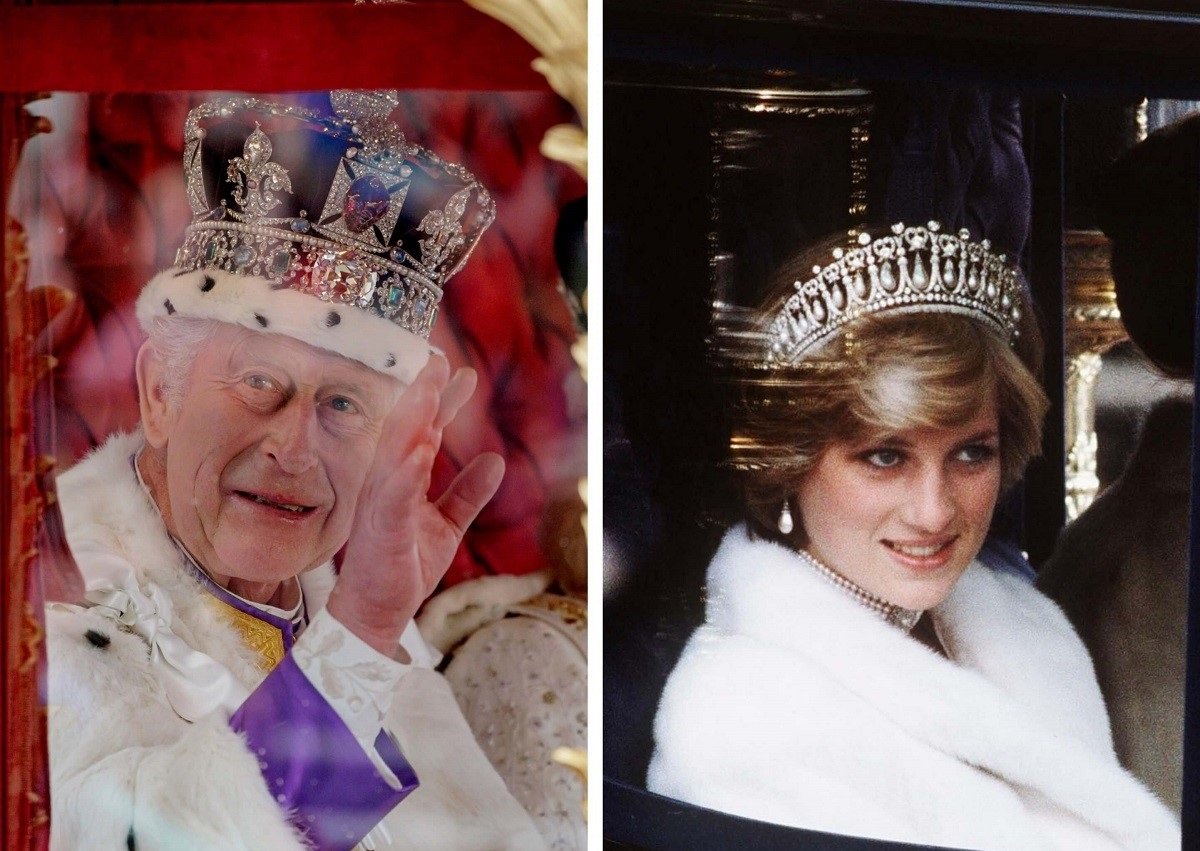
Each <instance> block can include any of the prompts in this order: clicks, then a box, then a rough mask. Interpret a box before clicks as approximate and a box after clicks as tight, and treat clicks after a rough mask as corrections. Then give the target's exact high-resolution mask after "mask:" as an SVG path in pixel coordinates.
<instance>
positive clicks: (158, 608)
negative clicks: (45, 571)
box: [54, 541, 250, 722]
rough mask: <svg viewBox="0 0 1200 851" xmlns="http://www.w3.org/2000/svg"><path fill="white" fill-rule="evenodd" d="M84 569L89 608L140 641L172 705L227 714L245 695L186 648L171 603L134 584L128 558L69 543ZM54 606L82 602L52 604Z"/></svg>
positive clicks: (197, 714)
mask: <svg viewBox="0 0 1200 851" xmlns="http://www.w3.org/2000/svg"><path fill="white" fill-rule="evenodd" d="M71 549H72V551H73V553H74V555H75V559H76V562H77V563H78V564H79V565H80V567H81V568H82V570H83V573H84V580H85V582H86V589H87V590H86V593H85V595H84V596H85V599H86V600H87V602H88V603H89V604H90V605H89V606H88V607H87V608H88V610H89V611H91V612H93V613H95V614H98V615H101V616H102V617H106V618H110V619H112V620H113V621H115V622H116V623H117V624H118V625H119V626H120V627H121V628H123V629H124V630H125V631H127V632H132V633H134V634H136V635H138V636H140V637H141V638H142V639H143V640H145V642H146V644H147V645H149V647H150V664H151V665H152V666H153V667H154V668H155V669H156V673H157V674H158V676H159V680H160V682H162V684H163V688H164V690H165V691H166V695H167V699H168V700H169V701H170V703H171V708H172V709H174V710H175V713H176V714H177V715H179V717H181V718H183V719H185V720H187V721H193V722H194V721H199V720H200V719H201V718H204V717H206V716H208V715H210V714H212V713H213V712H215V711H216V710H218V709H223V710H225V713H226V715H230V714H232V713H233V712H234V710H236V709H237V708H238V707H239V706H241V705H242V703H243V702H244V701H245V700H246V698H247V697H248V696H249V694H250V693H249V691H248V690H247V689H246V687H245V686H243V685H242V684H241V683H240V682H238V680H237V679H236V678H235V677H234V676H233V674H232V673H231V672H230V671H229V669H228V668H226V667H225V666H224V665H222V664H221V663H220V662H218V661H217V660H216V659H213V658H212V657H211V656H208V655H206V654H204V653H201V652H200V651H199V650H196V649H194V648H192V647H189V646H188V644H187V643H186V642H184V640H183V639H181V638H180V637H179V636H177V635H176V634H175V633H173V632H172V631H171V624H172V623H173V621H174V618H173V615H174V607H173V606H172V604H171V599H170V598H169V597H168V596H167V595H166V594H165V593H164V592H163V590H162V589H161V588H159V587H157V586H156V585H155V584H154V583H153V582H146V583H145V584H144V585H141V584H139V583H138V580H137V577H136V576H135V575H134V572H133V570H132V568H131V567H130V565H129V563H128V562H127V561H125V560H124V559H122V558H120V557H119V556H117V555H115V554H113V553H112V552H111V551H109V550H106V549H104V548H103V547H101V546H99V545H97V544H95V542H92V541H86V542H81V543H80V545H79V546H76V545H75V544H72V547H71ZM54 607H55V608H58V609H70V610H78V609H80V608H83V607H81V606H68V605H64V604H54Z"/></svg>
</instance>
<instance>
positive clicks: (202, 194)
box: [138, 91, 495, 379]
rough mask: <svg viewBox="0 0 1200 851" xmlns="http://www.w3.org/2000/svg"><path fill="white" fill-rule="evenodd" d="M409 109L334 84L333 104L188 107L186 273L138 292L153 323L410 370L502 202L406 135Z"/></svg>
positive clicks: (180, 257)
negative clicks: (216, 325) (187, 323)
mask: <svg viewBox="0 0 1200 851" xmlns="http://www.w3.org/2000/svg"><path fill="white" fill-rule="evenodd" d="M398 102H399V100H398V97H397V96H396V93H395V92H386V91H385V92H360V91H335V92H332V93H331V94H330V96H329V108H325V107H324V106H322V107H320V108H318V109H308V108H303V107H300V106H292V105H284V104H276V103H269V102H265V101H262V100H259V99H257V98H253V97H229V98H224V99H220V100H216V101H213V102H210V103H205V104H203V105H201V106H199V107H197V108H195V109H193V110H192V111H191V112H190V113H189V114H188V117H187V121H186V124H185V126H184V170H185V174H186V180H187V197H188V201H189V203H190V206H191V210H192V223H191V224H190V225H189V226H188V228H187V230H186V233H185V236H184V241H183V245H182V246H181V247H180V249H179V251H178V253H177V255H176V258H175V268H174V269H171V270H168V273H169V274H168V273H163V274H161V275H159V276H157V277H156V278H155V279H153V280H152V281H151V282H150V283H149V284H147V287H146V289H145V290H144V291H143V295H142V297H141V298H140V299H139V304H138V315H139V318H140V319H141V320H142V323H143V325H147V323H148V322H149V321H150V320H151V319H153V317H154V316H155V315H170V314H175V313H180V314H182V315H197V316H206V317H211V318H216V319H220V320H222V321H231V322H236V323H240V324H243V325H247V326H249V327H254V328H260V329H266V330H268V331H278V332H280V333H286V334H291V335H293V336H297V337H299V338H301V339H304V340H305V341H306V342H310V343H312V344H314V345H318V346H322V347H325V348H331V349H333V350H334V351H337V352H339V353H342V354H345V355H347V356H349V357H353V358H355V359H357V360H360V361H363V362H364V363H367V364H368V365H369V366H372V367H373V368H376V369H380V370H382V371H385V372H389V373H391V374H395V375H397V376H398V377H400V378H402V379H405V378H410V377H411V376H412V375H413V374H415V370H416V369H419V366H420V364H423V362H424V359H425V358H426V357H427V356H428V344H427V343H426V342H425V341H426V340H427V339H428V337H429V333H430V330H431V328H432V326H433V321H434V318H435V316H436V314H437V306H438V303H439V302H440V300H441V298H442V287H443V286H444V285H445V283H446V280H447V279H448V278H450V277H451V276H452V275H453V274H455V273H456V272H457V271H458V270H459V269H460V268H462V266H463V264H464V263H465V262H466V261H467V258H468V257H469V256H470V254H471V251H472V250H473V248H474V247H475V244H476V242H477V241H478V239H479V237H480V236H481V234H482V233H483V231H484V230H485V229H486V228H487V227H488V225H490V224H491V222H492V220H493V219H494V218H495V204H494V202H493V201H492V198H491V196H490V195H489V194H488V192H487V190H486V189H484V188H483V187H482V186H481V185H480V184H479V182H478V181H477V180H476V179H475V178H474V176H473V175H472V174H471V173H470V172H469V171H467V170H466V169H465V168H463V167H461V166H459V165H455V164H453V163H448V162H446V161H444V160H442V159H441V158H440V157H438V156H437V155H436V154H434V153H432V152H431V151H428V150H426V149H424V148H422V147H420V146H418V145H415V144H411V143H409V142H407V141H406V140H405V138H404V134H403V133H402V132H401V130H400V129H399V128H398V127H397V126H396V125H395V124H393V123H392V122H391V120H390V118H389V115H390V113H391V112H392V111H393V110H394V109H395V107H396V106H397V104H398ZM271 293H275V294H279V295H280V296H282V297H283V298H282V299H279V298H274V299H273V298H272V296H271ZM297 296H304V297H305V298H304V299H299V298H297ZM381 320H382V321H384V322H386V323H387V324H386V326H383V327H381V326H379V325H378V322H379V321H381ZM387 328H391V329H392V332H388V331H387V330H386V329H387ZM397 330H399V331H401V332H405V333H402V334H400V335H399V336H397V335H396V334H395V333H394V332H395V331H397Z"/></svg>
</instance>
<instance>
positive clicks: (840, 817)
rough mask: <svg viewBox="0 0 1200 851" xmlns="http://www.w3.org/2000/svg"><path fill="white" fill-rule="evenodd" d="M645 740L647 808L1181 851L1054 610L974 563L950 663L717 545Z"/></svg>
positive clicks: (930, 835) (798, 578) (732, 543)
mask: <svg viewBox="0 0 1200 851" xmlns="http://www.w3.org/2000/svg"><path fill="white" fill-rule="evenodd" d="M708 595H709V599H708V608H707V623H706V624H705V625H704V626H702V627H701V628H700V629H698V630H697V631H696V633H695V634H694V635H693V636H692V638H691V640H690V641H689V642H688V645H687V647H686V648H685V649H684V652H683V655H682V656H681V658H680V660H679V663H678V665H677V666H676V668H675V670H674V671H673V673H672V674H671V677H670V679H669V681H668V683H667V686H666V689H665V690H664V692H663V696H662V701H661V704H660V706H659V710H658V716H657V718H656V720H655V737H656V750H655V754H654V757H653V759H652V761H651V764H650V771H649V778H648V784H647V785H648V786H649V788H650V789H651V790H652V791H655V792H658V793H660V794H663V795H668V796H671V797H674V798H679V799H682V800H685V801H689V802H691V803H694V804H698V805H701V806H705V807H709V808H711V809H716V810H721V811H724V812H729V813H735V814H737V815H741V816H746V817H749V818H753V819H759V820H762V821H770V822H777V823H780V824H787V825H793V826H796V827H806V828H812V829H817V830H825V831H832V832H836V833H844V834H852V835H861V836H871V837H879V838H887V839H893V840H901V841H908V842H917V843H924V844H930V845H949V846H954V847H961V848H979V849H985V848H986V849H992V848H996V849H1019V851H1038V849H1079V850H1080V851H1084V849H1087V851H1101V849H1114V848H1121V849H1156V851H1167V850H1168V849H1170V851H1176V849H1178V848H1179V826H1178V822H1177V821H1176V819H1175V817H1174V816H1173V815H1172V814H1171V813H1170V812H1169V811H1168V810H1167V809H1166V807H1164V806H1163V805H1162V804H1161V803H1160V802H1159V801H1158V799H1157V798H1155V797H1153V796H1152V795H1151V794H1150V793H1149V792H1148V791H1146V789H1145V788H1144V787H1143V786H1141V785H1140V784H1139V783H1138V782H1137V781H1136V780H1134V779H1133V778H1132V777H1131V776H1130V775H1129V774H1128V773H1126V772H1125V771H1124V769H1122V768H1121V767H1120V765H1119V764H1118V763H1117V760H1116V757H1115V756H1114V753H1113V747H1112V740H1111V735H1110V733H1109V726H1108V718H1107V715H1106V714H1105V710H1104V704H1103V702H1102V700H1101V697H1100V692H1099V689H1098V687H1097V685H1096V678H1095V676H1094V674H1093V672H1092V665H1091V661H1090V659H1089V658H1088V655H1087V652H1086V651H1085V650H1084V648H1083V645H1082V644H1081V643H1080V641H1079V639H1078V638H1077V637H1076V635H1075V633H1074V631H1073V630H1072V629H1071V626H1070V625H1069V624H1068V623H1067V621H1066V619H1065V618H1064V617H1063V615H1062V613H1061V612H1060V611H1059V609H1058V608H1057V607H1056V606H1055V605H1054V604H1053V603H1052V602H1050V601H1049V600H1048V599H1046V598H1045V597H1044V596H1042V595H1041V594H1040V593H1038V592H1037V591H1036V590H1035V589H1034V588H1032V587H1031V586H1030V585H1029V584H1028V583H1026V582H1024V581H1023V580H1021V579H1019V578H1016V577H1013V576H1009V575H1003V574H999V573H995V572H993V571H991V570H989V569H988V568H986V567H984V566H983V565H981V564H979V563H978V562H976V563H973V564H972V565H971V566H970V567H969V568H968V570H967V571H966V573H965V574H964V575H963V577H962V578H961V579H960V580H959V582H958V583H957V584H956V585H955V587H954V589H953V590H952V591H951V593H950V595H949V597H948V598H947V599H946V600H945V602H944V603H942V605H941V606H939V607H938V608H937V609H936V610H934V612H933V614H932V616H933V618H934V623H935V625H936V629H937V632H938V635H939V637H940V639H941V641H942V644H943V646H944V647H945V648H946V650H947V652H948V653H949V656H950V659H946V658H944V657H942V656H940V655H938V654H936V653H934V652H933V651H932V650H930V649H929V648H927V647H925V646H924V645H922V644H920V643H918V642H917V641H916V640H914V639H912V638H910V637H909V636H906V635H904V634H903V633H902V632H900V631H899V630H897V629H896V628H895V627H893V626H890V625H888V624H886V623H884V622H883V621H882V620H880V619H879V618H878V617H877V616H876V615H874V614H872V613H871V612H870V611H868V610H867V609H866V608H865V607H863V606H862V605H860V604H859V603H857V602H856V601H854V600H853V599H851V598H850V597H849V596H848V595H847V594H846V593H845V592H844V591H842V590H840V589H838V588H836V587H834V586H833V585H831V584H830V583H829V582H827V581H826V580H825V579H824V578H823V577H821V576H820V575H819V574H817V573H816V572H815V571H814V570H813V569H812V568H811V567H809V566H807V565H805V564H804V563H803V562H801V561H800V560H799V559H798V558H797V557H796V556H795V554H794V553H792V552H791V551H789V550H787V549H785V548H783V547H780V546H778V545H776V544H773V543H769V542H765V541H751V540H749V538H748V537H747V534H746V531H745V529H744V528H740V527H739V528H735V529H733V530H731V531H730V532H729V533H728V534H727V535H726V538H725V540H724V542H723V543H722V544H721V547H720V549H719V550H718V551H717V554H716V556H715V557H714V558H713V562H712V564H711V565H710V567H709V571H708Z"/></svg>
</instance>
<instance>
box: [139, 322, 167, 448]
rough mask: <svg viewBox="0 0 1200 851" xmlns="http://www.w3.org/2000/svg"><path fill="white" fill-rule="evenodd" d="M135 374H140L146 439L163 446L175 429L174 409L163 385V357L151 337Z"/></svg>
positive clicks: (143, 348)
mask: <svg viewBox="0 0 1200 851" xmlns="http://www.w3.org/2000/svg"><path fill="white" fill-rule="evenodd" d="M134 374H135V375H136V376H137V386H138V410H139V412H140V413H141V415H142V431H144V432H145V434H146V443H148V444H150V446H152V447H154V448H155V449H161V448H163V447H164V446H166V444H167V436H168V435H169V434H170V433H171V421H172V419H173V411H172V407H171V405H170V404H169V403H168V401H167V395H166V391H165V390H164V389H163V362H162V359H161V358H160V357H159V356H158V352H156V351H154V347H153V346H151V345H150V341H149V340H147V341H146V342H144V343H142V347H141V348H140V349H138V353H137V361H136V362H135V364H134Z"/></svg>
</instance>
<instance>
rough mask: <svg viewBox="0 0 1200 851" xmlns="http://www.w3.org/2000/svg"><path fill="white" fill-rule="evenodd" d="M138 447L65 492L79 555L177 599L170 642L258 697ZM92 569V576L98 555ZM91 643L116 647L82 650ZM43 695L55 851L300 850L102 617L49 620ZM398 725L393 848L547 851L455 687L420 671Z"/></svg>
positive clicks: (93, 462)
mask: <svg viewBox="0 0 1200 851" xmlns="http://www.w3.org/2000/svg"><path fill="white" fill-rule="evenodd" d="M140 443H141V437H140V436H138V435H129V436H118V437H116V438H113V439H110V440H109V442H108V443H106V444H105V445H104V446H103V447H101V448H100V449H98V450H97V451H96V452H95V453H93V454H92V455H91V456H89V457H88V458H87V459H85V460H84V461H82V462H81V463H80V464H78V465H77V466H76V467H74V468H73V469H71V470H70V471H68V472H67V473H65V474H64V475H63V476H61V477H60V478H59V480H58V489H59V497H60V500H61V504H62V511H63V518H64V521H65V524H66V531H67V538H68V541H69V542H70V544H71V546H72V549H73V550H76V551H77V552H82V553H85V554H86V552H88V551H89V550H91V551H96V550H99V551H102V552H106V553H110V554H114V555H116V556H118V557H120V558H122V559H124V560H126V561H128V563H129V564H130V565H131V566H132V567H133V569H134V571H135V573H136V574H137V576H138V577H139V580H140V581H142V582H146V581H149V582H153V583H154V584H155V585H157V587H158V588H159V589H160V590H161V591H163V592H165V594H166V596H167V597H168V598H169V600H170V603H171V607H172V609H173V618H172V622H171V628H172V631H173V632H174V633H175V634H176V635H178V636H179V637H180V638H182V639H183V640H184V641H185V642H186V643H187V644H188V645H189V646H191V647H192V648H194V649H197V650H200V651H201V652H203V653H205V654H207V655H208V656H211V657H212V658H214V659H216V660H217V661H219V662H221V663H222V664H223V665H225V667H226V668H228V670H229V671H230V672H231V673H232V674H233V675H234V677H235V678H236V679H237V680H239V681H240V682H241V684H242V685H243V686H245V687H246V688H247V689H248V690H252V689H253V688H254V687H255V686H256V685H257V684H258V683H259V682H260V681H261V680H262V678H263V674H262V673H261V672H260V671H259V669H258V668H257V666H256V664H255V658H256V656H255V654H254V653H253V651H250V650H248V649H247V648H246V647H245V646H244V645H243V644H242V642H241V640H240V638H239V636H238V634H237V633H236V632H235V631H234V630H233V629H232V628H230V627H228V626H227V625H226V624H225V623H224V622H223V621H222V620H220V618H219V616H218V615H216V614H215V612H214V611H213V610H212V609H211V608H210V607H209V606H207V605H205V604H204V600H203V598H204V596H205V595H206V594H207V592H206V591H204V590H203V589H202V588H201V587H200V586H199V585H198V583H197V582H196V581H195V580H194V579H192V577H191V575H190V574H189V572H188V570H187V568H186V566H185V565H184V563H183V561H182V558H181V556H180V555H179V552H178V550H176V548H175V546H174V544H172V543H171V540H170V538H169V537H168V536H167V533H166V529H165V527H164V526H163V524H162V520H161V519H160V518H159V516H158V514H157V512H156V511H155V509H154V506H153V504H152V503H151V502H150V500H149V499H148V497H147V496H146V494H145V492H144V491H143V490H142V488H141V486H140V485H139V484H138V482H137V478H136V476H135V475H134V472H133V469H132V467H131V466H130V463H129V458H130V456H131V455H132V454H133V452H134V451H136V449H137V447H138V446H139V445H140ZM80 568H81V570H82V571H83V573H84V575H85V577H86V576H87V574H88V565H87V559H86V555H85V556H84V557H82V558H81V559H80ZM333 580H334V576H333V572H332V570H331V569H330V568H329V566H324V567H322V568H318V569H316V570H313V571H310V572H309V573H307V574H305V575H303V576H302V577H301V583H302V585H303V588H304V593H305V599H306V602H307V605H308V609H309V611H310V613H311V612H315V611H317V610H318V609H320V608H321V607H323V606H324V604H325V601H326V599H327V597H328V595H329V591H330V590H331V589H332V586H333ZM89 629H95V630H97V631H100V632H102V633H103V634H104V635H106V636H108V637H109V638H110V640H111V643H110V644H109V645H108V646H106V647H102V648H101V647H97V646H95V645H94V644H93V643H92V642H90V641H89V640H88V639H87V638H86V632H87V631H88V630H89ZM47 655H48V659H49V677H48V683H47V692H48V701H49V704H50V712H49V718H50V768H51V792H52V833H51V847H52V849H53V851H76V849H83V848H88V849H93V848H94V849H101V851H109V849H111V851H123V849H125V848H127V847H134V846H133V845H127V840H128V839H129V837H130V835H131V834H132V836H133V841H134V842H135V843H136V847H137V849H138V851H155V849H178V851H218V849H220V851H232V850H233V849H247V851H249V849H255V851H258V849H271V851H275V849H285V850H286V851H291V849H297V851H298V849H301V848H304V847H307V846H306V845H305V844H304V843H303V841H302V840H301V839H299V838H298V837H297V835H296V834H295V832H294V831H293V829H292V827H291V826H290V825H289V823H288V822H287V820H286V819H285V818H284V814H283V812H282V811H281V810H280V808H279V806H278V805H277V804H276V802H275V800H274V798H273V797H272V795H271V794H270V792H269V791H268V790H267V787H266V783H265V781H264V780H263V778H262V774H261V773H260V771H259V768H258V764H257V760H256V759H255V757H254V756H253V755H252V754H251V753H250V751H249V749H248V748H247V747H246V745H245V744H244V742H243V740H242V739H241V737H240V736H239V735H238V734H236V733H234V732H233V731H232V730H230V729H229V727H228V725H227V723H226V721H225V719H224V717H223V715H222V714H221V713H214V715H213V716H210V717H209V718H206V719H204V720H202V721H200V722H198V723H195V724H191V723H188V722H186V721H184V720H183V719H181V718H180V717H179V716H177V715H176V714H175V713H174V712H173V711H172V709H171V708H170V704H169V703H168V701H167V699H166V697H165V694H164V691H163V686H162V683H161V682H160V680H159V678H158V676H157V675H156V671H155V669H154V668H152V667H151V665H150V664H149V661H148V654H147V646H146V644H145V642H143V641H142V639H140V638H139V637H137V636H135V635H131V634H128V633H125V632H122V631H120V630H118V629H114V623H113V621H112V620H109V619H107V618H103V617H100V616H99V615H97V614H94V613H92V612H91V611H87V610H81V611H61V610H56V609H55V608H54V607H51V608H50V609H49V610H48V611H47ZM386 726H387V728H388V729H389V730H391V731H392V732H393V734H394V735H395V736H396V738H397V740H398V741H399V743H400V746H401V748H402V749H403V751H404V754H405V757H406V758H407V759H408V761H409V762H410V764H411V765H412V766H413V767H414V769H415V770H416V772H417V775H418V776H419V778H420V781H421V785H420V787H419V788H418V789H417V790H416V791H414V792H413V793H412V794H410V795H409V796H408V798H406V799H405V800H404V801H403V802H402V803H401V804H400V805H399V806H398V807H397V808H396V809H394V810H393V811H392V813H391V814H390V815H389V816H388V818H387V819H385V822H384V824H385V827H386V832H387V833H388V834H390V837H391V839H390V841H386V840H385V841H380V842H376V843H375V847H376V848H379V849H384V848H396V849H399V848H421V849H448V850H449V849H455V851H457V849H489V851H490V849H513V850H514V851H517V849H520V851H525V849H530V848H542V847H544V846H543V843H542V841H541V839H540V837H539V835H538V832H537V829H536V828H535V827H534V825H533V823H532V821H531V820H530V819H529V817H528V816H527V815H526V813H525V812H524V810H522V809H521V807H520V805H519V804H517V802H516V801H515V800H514V799H513V798H512V796H511V795H509V793H508V791H507V790H506V789H505V787H504V783H503V781H501V780H500V778H499V776H498V775H497V774H496V773H495V771H494V770H493V769H492V767H491V765H490V764H489V763H488V762H487V759H486V757H485V756H484V755H483V752H482V751H481V750H480V749H479V746H478V745H477V744H476V742H475V740H474V738H473V737H472V735H471V732H470V730H469V728H468V727H467V725H466V722H465V721H464V720H463V717H462V714H461V712H460V711H459V709H458V705H457V704H456V703H455V701H454V697H453V694H452V693H451V691H450V689H449V687H448V685H447V684H446V682H445V680H444V679H443V678H442V677H441V675H440V674H437V673H436V672H434V671H431V670H427V669H421V668H414V669H413V670H411V671H409V672H408V673H407V674H406V675H405V676H404V677H403V679H402V680H401V683H400V686H399V688H398V690H397V693H396V695H395V697H394V699H393V705H392V709H391V712H390V713H389V715H388V719H387V722H386Z"/></svg>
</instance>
